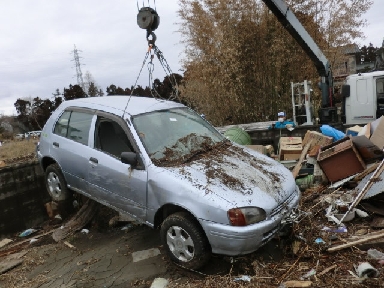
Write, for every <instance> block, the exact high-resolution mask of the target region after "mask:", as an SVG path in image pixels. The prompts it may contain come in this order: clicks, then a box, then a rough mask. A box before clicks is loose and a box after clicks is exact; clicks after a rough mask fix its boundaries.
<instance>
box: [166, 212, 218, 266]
mask: <svg viewBox="0 0 384 288" xmlns="http://www.w3.org/2000/svg"><path fill="white" fill-rule="evenodd" d="M160 234H161V241H162V243H163V245H164V247H165V249H166V250H167V253H168V255H169V257H170V258H171V259H172V261H173V262H175V263H176V264H178V265H180V266H182V267H184V268H187V269H198V268H201V267H202V266H204V265H205V264H206V263H207V262H208V260H209V259H210V257H211V253H212V252H211V247H210V245H209V243H208V239H207V237H206V236H205V234H204V231H203V229H202V228H201V227H200V225H199V224H198V223H197V221H196V220H195V219H194V218H193V217H192V216H191V215H189V214H188V213H185V212H179V213H175V214H172V215H170V216H168V217H167V218H166V219H165V220H164V222H163V224H162V225H161V230H160Z"/></svg>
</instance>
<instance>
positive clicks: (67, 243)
mask: <svg viewBox="0 0 384 288" xmlns="http://www.w3.org/2000/svg"><path fill="white" fill-rule="evenodd" d="M64 244H65V245H66V246H68V247H69V248H71V249H76V247H75V246H73V245H72V244H71V243H69V242H67V241H64Z"/></svg>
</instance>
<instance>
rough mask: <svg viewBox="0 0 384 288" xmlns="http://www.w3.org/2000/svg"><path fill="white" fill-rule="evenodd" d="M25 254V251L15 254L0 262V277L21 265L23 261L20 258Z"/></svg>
mask: <svg viewBox="0 0 384 288" xmlns="http://www.w3.org/2000/svg"><path fill="white" fill-rule="evenodd" d="M25 254H27V252H26V251H24V252H20V253H17V254H12V255H9V256H7V257H5V259H3V260H2V261H0V275H1V274H3V273H5V272H7V271H9V270H11V269H13V268H15V267H16V266H18V265H20V264H21V263H23V261H24V260H23V259H21V258H22V257H23V256H24V255H25Z"/></svg>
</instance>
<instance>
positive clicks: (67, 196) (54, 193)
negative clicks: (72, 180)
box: [45, 164, 71, 202]
mask: <svg viewBox="0 0 384 288" xmlns="http://www.w3.org/2000/svg"><path fill="white" fill-rule="evenodd" d="M45 185H46V187H47V191H48V193H49V195H50V196H51V198H52V200H53V201H56V202H67V201H70V200H71V192H70V190H69V189H68V187H67V182H66V181H65V179H64V175H63V173H62V172H61V169H60V167H59V165H58V164H51V165H49V166H48V167H47V169H46V170H45Z"/></svg>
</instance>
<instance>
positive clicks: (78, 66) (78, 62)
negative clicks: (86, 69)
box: [71, 45, 87, 93]
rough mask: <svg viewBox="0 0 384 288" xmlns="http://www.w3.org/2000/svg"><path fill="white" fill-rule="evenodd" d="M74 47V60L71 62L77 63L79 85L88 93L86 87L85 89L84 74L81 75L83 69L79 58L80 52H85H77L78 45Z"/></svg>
mask: <svg viewBox="0 0 384 288" xmlns="http://www.w3.org/2000/svg"><path fill="white" fill-rule="evenodd" d="M73 46H74V49H73V60H71V61H75V65H76V76H77V85H79V86H80V87H81V88H82V89H83V91H84V92H85V93H87V91H85V87H84V81H83V73H81V68H80V58H81V57H79V54H78V52H83V51H81V50H77V49H76V45H73Z"/></svg>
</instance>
